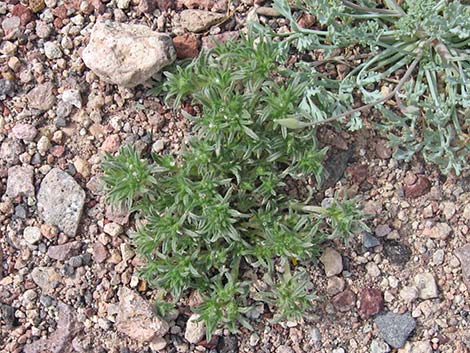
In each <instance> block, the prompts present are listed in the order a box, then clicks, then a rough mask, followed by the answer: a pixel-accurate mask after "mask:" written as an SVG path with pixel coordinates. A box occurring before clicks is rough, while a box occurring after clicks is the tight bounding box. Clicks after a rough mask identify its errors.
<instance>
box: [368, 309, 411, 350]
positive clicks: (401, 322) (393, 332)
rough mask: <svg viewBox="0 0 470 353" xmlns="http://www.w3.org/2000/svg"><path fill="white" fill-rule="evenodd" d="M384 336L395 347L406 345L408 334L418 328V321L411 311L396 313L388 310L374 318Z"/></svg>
mask: <svg viewBox="0 0 470 353" xmlns="http://www.w3.org/2000/svg"><path fill="white" fill-rule="evenodd" d="M374 322H375V324H376V325H377V327H378V328H379V331H380V335H381V336H382V338H383V339H384V340H385V342H387V343H388V344H389V345H391V346H392V347H394V348H401V347H403V346H404V345H405V343H406V340H407V339H408V336H409V335H410V334H411V332H413V330H414V329H415V328H416V321H415V319H413V318H412V317H411V314H410V313H406V314H395V313H392V312H388V313H386V314H382V315H379V316H377V317H376V318H375V319H374Z"/></svg>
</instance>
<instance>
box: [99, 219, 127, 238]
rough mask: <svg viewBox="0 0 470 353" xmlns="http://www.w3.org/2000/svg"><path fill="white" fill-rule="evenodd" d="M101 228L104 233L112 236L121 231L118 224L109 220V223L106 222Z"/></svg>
mask: <svg viewBox="0 0 470 353" xmlns="http://www.w3.org/2000/svg"><path fill="white" fill-rule="evenodd" d="M103 230H104V232H105V233H106V234H109V235H111V236H112V237H116V236H118V235H119V234H121V233H122V231H123V228H122V226H121V225H120V224H117V223H114V222H111V223H106V224H105V226H104V228H103Z"/></svg>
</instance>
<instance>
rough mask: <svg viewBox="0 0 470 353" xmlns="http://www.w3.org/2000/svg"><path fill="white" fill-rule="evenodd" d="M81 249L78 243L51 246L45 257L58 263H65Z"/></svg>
mask: <svg viewBox="0 0 470 353" xmlns="http://www.w3.org/2000/svg"><path fill="white" fill-rule="evenodd" d="M80 247H81V243H80V242H79V241H71V242H68V243H65V244H61V245H53V246H50V247H49V248H48V249H47V256H49V257H50V258H51V259H54V260H58V261H65V260H67V259H69V258H70V257H71V256H73V255H74V254H76V253H78V252H79V250H80Z"/></svg>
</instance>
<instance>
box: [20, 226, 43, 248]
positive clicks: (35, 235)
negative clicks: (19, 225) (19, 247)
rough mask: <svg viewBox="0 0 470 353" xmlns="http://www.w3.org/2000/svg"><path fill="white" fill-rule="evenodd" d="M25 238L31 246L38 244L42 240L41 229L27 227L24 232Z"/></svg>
mask: <svg viewBox="0 0 470 353" xmlns="http://www.w3.org/2000/svg"><path fill="white" fill-rule="evenodd" d="M23 238H24V240H26V241H27V242H28V243H29V244H31V245H34V244H37V243H38V242H39V241H40V240H41V238H42V234H41V229H39V227H30V226H29V227H26V228H25V229H24V231H23Z"/></svg>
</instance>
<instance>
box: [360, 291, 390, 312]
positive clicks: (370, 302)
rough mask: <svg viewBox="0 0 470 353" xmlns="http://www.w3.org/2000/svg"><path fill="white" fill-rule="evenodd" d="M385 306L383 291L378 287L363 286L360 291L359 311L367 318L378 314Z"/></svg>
mask: <svg viewBox="0 0 470 353" xmlns="http://www.w3.org/2000/svg"><path fill="white" fill-rule="evenodd" d="M383 308H384V298H383V294H382V291H380V290H379V289H376V288H363V289H362V290H361V291H360V292H359V313H360V314H361V315H362V316H363V317H366V318H369V317H371V316H373V315H376V314H378V313H379V312H381V311H382V310H383Z"/></svg>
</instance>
